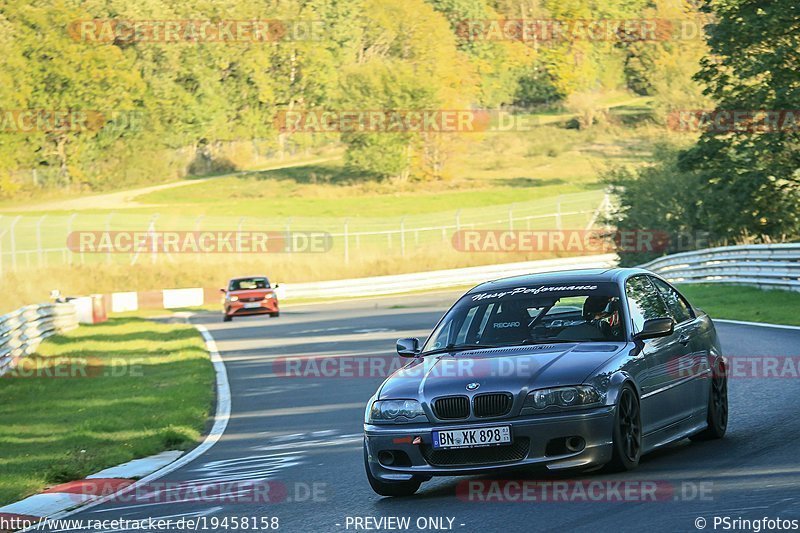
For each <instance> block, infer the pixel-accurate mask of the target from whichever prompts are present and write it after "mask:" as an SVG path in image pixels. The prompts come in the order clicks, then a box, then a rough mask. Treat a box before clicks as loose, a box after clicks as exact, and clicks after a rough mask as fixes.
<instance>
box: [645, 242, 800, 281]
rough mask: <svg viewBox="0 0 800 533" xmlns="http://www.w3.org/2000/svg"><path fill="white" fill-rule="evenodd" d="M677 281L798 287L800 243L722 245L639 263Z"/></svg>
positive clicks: (799, 279) (668, 278) (670, 279)
mask: <svg viewBox="0 0 800 533" xmlns="http://www.w3.org/2000/svg"><path fill="white" fill-rule="evenodd" d="M641 267H642V268H646V269H648V270H652V271H653V272H656V273H657V274H660V275H661V276H663V277H664V278H666V279H667V280H669V281H673V282H677V283H739V284H745V285H756V286H758V287H762V288H771V289H790V290H795V291H798V290H800V243H790V244H748V245H741V246H722V247H719V248H707V249H705V250H697V251H693V252H683V253H679V254H673V255H667V256H664V257H660V258H658V259H655V260H653V261H650V262H649V263H646V264H644V265H641Z"/></svg>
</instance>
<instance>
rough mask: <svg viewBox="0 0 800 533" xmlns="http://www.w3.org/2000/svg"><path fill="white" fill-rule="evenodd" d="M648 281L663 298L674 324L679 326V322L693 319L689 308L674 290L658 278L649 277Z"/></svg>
mask: <svg viewBox="0 0 800 533" xmlns="http://www.w3.org/2000/svg"><path fill="white" fill-rule="evenodd" d="M650 279H651V280H652V282H653V284H654V285H655V286H656V289H658V292H659V293H660V294H661V297H662V298H664V301H665V302H666V303H667V307H668V308H669V312H670V313H671V314H672V318H674V319H675V323H676V324H680V323H681V322H686V321H687V320H691V319H693V318H694V315H693V314H692V309H691V307H689V305H688V304H687V303H686V301H685V300H684V299H683V298H681V295H680V294H678V292H677V291H676V290H675V289H673V288H672V287H670V286H669V285H668V284H667V283H665V282H663V281H662V280H660V279H658V278H653V277H651V278H650Z"/></svg>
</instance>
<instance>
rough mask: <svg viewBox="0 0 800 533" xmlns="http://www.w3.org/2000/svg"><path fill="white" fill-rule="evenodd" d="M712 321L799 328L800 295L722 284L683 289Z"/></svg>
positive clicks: (687, 286) (682, 286) (699, 285)
mask: <svg viewBox="0 0 800 533" xmlns="http://www.w3.org/2000/svg"><path fill="white" fill-rule="evenodd" d="M679 289H680V291H681V292H682V293H683V294H684V295H685V296H686V297H687V298H688V299H689V301H691V302H692V304H693V305H695V306H697V307H699V308H701V309H702V310H703V311H705V312H706V313H708V314H709V316H711V318H723V319H724V318H727V319H729V320H745V321H748V322H769V323H772V324H788V325H791V326H800V293H797V292H792V291H782V290H762V289H759V288H756V287H746V286H740V285H721V284H697V285H695V284H690V285H680V286H679Z"/></svg>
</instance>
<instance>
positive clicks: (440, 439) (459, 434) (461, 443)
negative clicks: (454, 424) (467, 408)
mask: <svg viewBox="0 0 800 533" xmlns="http://www.w3.org/2000/svg"><path fill="white" fill-rule="evenodd" d="M503 444H511V426H496V427H490V428H475V429H450V430H447V431H434V432H433V447H434V448H437V449H438V448H479V447H482V446H498V445H503Z"/></svg>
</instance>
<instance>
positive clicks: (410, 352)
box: [397, 337, 419, 357]
mask: <svg viewBox="0 0 800 533" xmlns="http://www.w3.org/2000/svg"><path fill="white" fill-rule="evenodd" d="M418 353H419V339H417V338H415V337H409V338H407V339H397V355H399V356H400V357H416V356H417V354H418Z"/></svg>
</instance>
